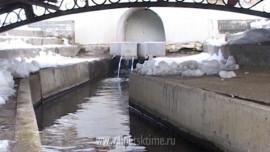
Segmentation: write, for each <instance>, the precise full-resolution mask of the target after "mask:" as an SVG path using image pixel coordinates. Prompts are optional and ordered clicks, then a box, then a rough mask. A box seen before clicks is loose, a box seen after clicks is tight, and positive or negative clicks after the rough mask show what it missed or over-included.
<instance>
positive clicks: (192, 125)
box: [129, 73, 270, 152]
mask: <svg viewBox="0 0 270 152" xmlns="http://www.w3.org/2000/svg"><path fill="white" fill-rule="evenodd" d="M129 85H130V94H129V95H130V96H129V98H130V102H132V103H133V104H135V105H138V106H139V107H141V108H143V109H145V110H147V111H148V112H150V113H152V114H154V115H156V116H158V117H160V118H161V119H163V120H166V121H168V122H170V123H171V124H173V125H175V126H176V127H178V128H179V129H181V130H183V131H185V132H188V133H190V134H192V135H194V136H196V137H199V138H201V139H203V140H207V141H210V142H212V143H214V144H215V145H216V146H218V147H220V148H221V149H223V150H225V151H231V152H235V151H238V152H247V151H260V152H264V151H265V152H267V151H270V143H269V141H270V132H269V130H270V119H268V118H269V117H270V107H269V106H265V105H260V104H256V103H252V102H248V101H244V100H239V99H235V98H229V97H225V96H222V95H219V94H216V93H212V92H209V91H204V90H202V89H198V88H192V87H190V86H187V85H184V84H181V83H175V82H173V81H169V80H166V79H164V78H159V77H149V76H141V75H137V74H135V73H132V74H131V76H130V84H129ZM153 94H154V96H153Z"/></svg>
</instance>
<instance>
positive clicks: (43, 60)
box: [25, 51, 98, 69]
mask: <svg viewBox="0 0 270 152" xmlns="http://www.w3.org/2000/svg"><path fill="white" fill-rule="evenodd" d="M25 60H26V62H28V63H33V62H34V63H38V64H39V67H40V68H41V69H42V68H50V67H57V66H63V65H71V64H76V63H80V62H92V61H95V60H98V58H91V59H89V58H88V59H86V58H85V59H82V58H71V57H64V56H61V55H59V54H56V53H53V52H48V53H46V52H44V51H41V52H40V53H39V56H36V57H35V58H30V59H25Z"/></svg>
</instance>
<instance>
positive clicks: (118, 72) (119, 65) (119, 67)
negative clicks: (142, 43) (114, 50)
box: [117, 56, 123, 78]
mask: <svg viewBox="0 0 270 152" xmlns="http://www.w3.org/2000/svg"><path fill="white" fill-rule="evenodd" d="M122 58H123V57H122V56H121V57H120V60H119V64H118V71H117V78H119V75H120V69H121V61H122Z"/></svg>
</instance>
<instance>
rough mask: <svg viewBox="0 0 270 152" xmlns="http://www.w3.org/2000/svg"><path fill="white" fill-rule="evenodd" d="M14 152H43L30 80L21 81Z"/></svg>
mask: <svg viewBox="0 0 270 152" xmlns="http://www.w3.org/2000/svg"><path fill="white" fill-rule="evenodd" d="M15 140H16V143H15V147H14V149H13V151H14V152H22V151H23V152H41V143H40V137H39V131H38V127H37V121H36V116H35V112H34V109H33V105H32V99H31V91H30V85H29V80H28V79H23V80H21V81H20V84H19V90H18V98H17V114H16V128H15Z"/></svg>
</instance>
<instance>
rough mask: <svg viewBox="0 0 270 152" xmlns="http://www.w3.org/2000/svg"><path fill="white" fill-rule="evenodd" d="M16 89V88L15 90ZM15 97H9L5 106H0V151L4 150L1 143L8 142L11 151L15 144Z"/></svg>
mask: <svg viewBox="0 0 270 152" xmlns="http://www.w3.org/2000/svg"><path fill="white" fill-rule="evenodd" d="M15 89H17V87H16V88H15ZM16 100H17V96H16V95H14V96H11V97H9V100H7V101H6V104H3V105H0V111H1V112H0V151H1V150H3V149H5V148H4V147H2V146H3V141H4V142H5V141H7V142H8V145H9V146H8V149H7V150H10V151H12V148H13V147H14V143H15V120H16V105H17V103H16ZM1 148H3V149H1Z"/></svg>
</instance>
